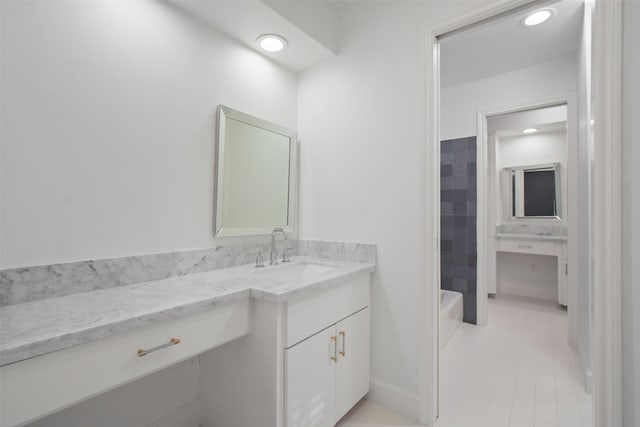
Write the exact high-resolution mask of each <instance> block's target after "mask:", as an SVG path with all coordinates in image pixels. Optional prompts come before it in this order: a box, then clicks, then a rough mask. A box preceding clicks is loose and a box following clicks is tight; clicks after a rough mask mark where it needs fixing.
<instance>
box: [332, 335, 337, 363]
mask: <svg viewBox="0 0 640 427" xmlns="http://www.w3.org/2000/svg"><path fill="white" fill-rule="evenodd" d="M331 341H333V356H331V360H333V361H334V362H335V363H337V362H338V356H337V351H338V337H331Z"/></svg>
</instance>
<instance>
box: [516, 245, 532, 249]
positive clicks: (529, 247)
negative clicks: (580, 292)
mask: <svg viewBox="0 0 640 427" xmlns="http://www.w3.org/2000/svg"><path fill="white" fill-rule="evenodd" d="M518 247H519V248H523V249H531V245H518Z"/></svg>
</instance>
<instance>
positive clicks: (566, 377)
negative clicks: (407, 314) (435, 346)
mask: <svg viewBox="0 0 640 427" xmlns="http://www.w3.org/2000/svg"><path fill="white" fill-rule="evenodd" d="M566 335H567V313H566V311H564V310H561V309H560V308H558V307H557V306H555V305H547V304H545V303H538V302H534V301H526V300H515V299H507V298H497V299H490V300H489V325H488V326H487V327H475V326H472V325H467V324H463V325H462V326H461V327H460V328H458V330H457V331H456V333H455V335H454V336H453V338H452V339H451V341H450V342H449V344H448V345H447V347H446V348H445V349H444V350H443V352H442V354H441V361H440V375H441V382H440V398H441V401H440V418H439V420H438V424H437V427H551V426H553V427H590V426H592V416H591V413H592V403H591V396H590V395H588V394H587V393H585V391H584V386H583V380H582V375H581V373H580V371H579V366H580V364H579V361H578V359H577V356H576V354H575V353H574V352H573V350H571V348H570V347H569V346H568V344H567V340H566ZM338 425H339V426H340V427H382V426H384V427H389V426H417V424H415V423H413V422H411V421H410V420H407V419H404V418H403V417H401V416H399V415H397V414H395V413H393V412H391V411H389V410H387V409H385V408H382V407H380V406H378V405H376V404H373V403H371V402H368V401H366V400H365V401H363V402H362V403H361V404H360V405H358V406H357V407H356V408H355V409H354V410H353V411H351V413H350V414H348V415H347V417H345V418H344V419H343V420H342V421H341V422H340V423H339V424H338Z"/></svg>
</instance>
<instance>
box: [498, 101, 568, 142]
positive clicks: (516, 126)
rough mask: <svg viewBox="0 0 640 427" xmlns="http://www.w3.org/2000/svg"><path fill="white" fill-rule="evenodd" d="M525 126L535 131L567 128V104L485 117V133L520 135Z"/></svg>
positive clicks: (504, 135) (502, 135)
mask: <svg viewBox="0 0 640 427" xmlns="http://www.w3.org/2000/svg"><path fill="white" fill-rule="evenodd" d="M527 128H536V129H538V132H537V133H545V132H555V131H558V130H565V129H566V128H567V106H566V105H556V106H552V107H543V108H536V109H533V110H525V111H518V112H515V113H509V114H501V115H499V116H493V117H489V118H488V119H487V133H488V134H489V135H491V134H495V135H498V136H501V137H507V136H517V135H522V131H523V130H524V129H527Z"/></svg>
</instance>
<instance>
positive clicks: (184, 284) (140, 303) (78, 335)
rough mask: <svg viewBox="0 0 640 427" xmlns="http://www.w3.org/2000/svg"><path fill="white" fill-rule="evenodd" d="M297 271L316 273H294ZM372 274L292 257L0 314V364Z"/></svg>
mask: <svg viewBox="0 0 640 427" xmlns="http://www.w3.org/2000/svg"><path fill="white" fill-rule="evenodd" d="M304 264H307V265H311V267H313V266H318V267H317V268H315V269H314V268H311V269H309V270H308V271H304V272H303V271H302V268H303V267H300V268H298V267H296V265H298V266H302V265H304ZM323 266H324V267H327V268H323ZM291 267H293V269H291ZM287 268H289V270H281V271H282V272H283V273H286V272H287V271H290V272H291V273H293V274H279V273H278V272H276V269H287ZM298 270H300V271H298ZM374 270H375V265H374V264H371V263H358V262H344V261H334V260H328V259H324V258H309V257H294V258H292V262H291V263H290V264H281V265H279V266H273V267H272V266H267V267H265V268H262V269H256V268H255V267H254V266H253V265H242V266H239V267H232V268H224V269H219V270H212V271H208V272H204V273H197V274H188V275H184V276H179V277H171V278H167V279H162V280H154V281H150V282H143V283H136V284H132V285H127V286H118V287H114V288H109V289H103V290H97V291H92V292H84V293H76V294H71V295H66V296H62V297H57V298H47V299H42V300H38V301H32V302H27V303H23V304H15V305H8V306H4V307H0V325H1V327H0V365H6V364H9V363H14V362H18V361H20V360H24V359H28V358H31V357H36V356H39V355H42V354H46V353H49V352H52V351H56V350H61V349H63V348H67V347H71V346H73V345H78V344H82V343H86V342H89V341H93V340H97V339H100V338H104V337H107V336H112V335H115V334H119V333H123V332H127V331H131V330H134V329H137V328H141V327H144V326H147V325H150V324H154V323H155V322H158V321H163V320H169V319H174V318H178V317H182V316H186V315H190V314H194V313H197V312H200V311H202V310H206V309H207V308H208V307H211V306H215V305H220V304H225V303H229V302H232V301H237V300H239V299H243V298H261V299H266V300H270V301H274V302H283V301H287V300H290V299H292V298H297V297H301V296H306V295H310V294H312V293H314V292H318V291H320V290H322V289H327V288H330V287H333V286H337V285H340V284H342V283H345V282H347V281H348V280H350V279H351V278H353V277H355V276H357V275H360V274H363V273H370V272H373V271H374Z"/></svg>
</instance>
